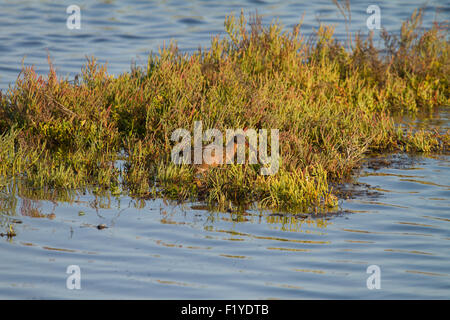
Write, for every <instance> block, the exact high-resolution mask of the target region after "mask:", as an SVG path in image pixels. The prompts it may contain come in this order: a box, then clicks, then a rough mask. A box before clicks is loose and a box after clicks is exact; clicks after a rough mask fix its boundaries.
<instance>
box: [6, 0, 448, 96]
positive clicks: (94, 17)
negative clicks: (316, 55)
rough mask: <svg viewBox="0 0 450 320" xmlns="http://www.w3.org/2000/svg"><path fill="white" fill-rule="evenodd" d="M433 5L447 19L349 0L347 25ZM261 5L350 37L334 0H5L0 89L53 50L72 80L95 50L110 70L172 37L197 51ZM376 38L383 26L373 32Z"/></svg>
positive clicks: (405, 1) (396, 20)
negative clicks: (77, 15)
mask: <svg viewBox="0 0 450 320" xmlns="http://www.w3.org/2000/svg"><path fill="white" fill-rule="evenodd" d="M425 2H427V3H428V7H427V9H426V14H425V17H424V25H425V26H430V25H431V23H432V21H433V19H434V18H435V16H436V15H437V17H438V18H439V19H440V20H445V19H449V17H450V2H448V1H442V0H440V1H436V0H429V1H423V0H420V1H419V0H396V1H394V0H377V1H373V0H370V1H369V0H367V1H351V23H350V26H349V30H350V31H351V32H353V33H355V32H358V31H361V32H362V33H363V34H367V32H368V29H367V26H366V20H367V18H368V17H369V16H370V15H369V14H367V13H366V10H367V7H368V6H369V5H373V4H376V5H378V6H379V7H380V9H381V26H382V27H384V28H386V29H387V30H388V31H398V30H399V28H400V25H401V22H402V21H403V20H405V19H406V18H408V17H409V16H410V15H411V13H412V12H413V10H414V8H417V7H420V6H421V5H423V4H424V3H425ZM72 4H78V5H79V6H80V9H81V29H79V30H69V29H68V28H67V26H66V20H67V18H68V17H69V15H68V14H67V13H66V8H67V7H68V6H69V5H72ZM241 9H243V10H244V11H245V13H246V14H250V13H254V12H255V11H257V12H258V13H259V14H261V15H263V16H264V19H263V22H264V23H266V24H267V23H270V22H271V21H272V20H273V19H276V18H278V19H279V20H280V22H281V23H283V25H284V26H285V27H286V28H289V29H291V28H292V26H293V25H295V24H297V23H299V21H300V20H301V18H302V16H303V15H304V20H303V21H304V23H303V27H302V30H303V32H304V33H305V34H310V33H311V31H312V30H313V28H317V26H318V23H319V22H323V23H327V24H334V25H335V26H336V33H335V35H336V36H337V37H338V38H339V39H341V40H345V39H346V31H345V25H344V23H343V18H342V15H341V14H340V13H339V11H338V10H337V8H336V6H335V5H334V4H333V3H332V1H331V0H316V1H305V0H300V1H298V0H297V1H294V0H251V1H250V0H247V1H234V0H233V1H217V0H213V1H208V0H203V1H200V0H196V1H180V0H175V1H170V0H164V1H149V0H145V1H143V0H141V1H139V0H131V1H114V0H103V1H98V0H97V1H73V0H64V1H45V0H40V1H37V0H28V1H23V0H0V53H1V54H0V89H7V88H8V86H9V84H10V83H13V82H14V81H15V79H16V78H17V75H18V74H19V72H20V70H21V66H22V62H23V63H24V64H25V65H35V67H36V70H37V71H38V72H39V73H42V74H46V73H47V72H48V63H47V54H49V55H50V57H51V59H52V62H53V63H54V65H55V66H56V67H57V71H58V72H59V74H60V75H62V76H69V77H70V78H73V77H74V76H75V74H76V73H78V72H80V70H81V67H82V65H83V64H84V63H85V61H86V56H91V55H94V56H95V57H97V58H98V59H99V61H100V62H102V63H104V62H107V63H108V66H109V68H108V70H109V71H110V72H111V73H112V74H118V73H121V72H124V71H129V69H130V65H131V64H132V63H136V64H137V65H143V64H145V63H146V62H147V57H148V54H149V53H150V52H151V51H153V52H158V48H159V47H161V46H162V45H163V43H164V41H166V43H167V42H168V41H170V39H173V40H176V41H178V45H179V47H180V49H181V50H182V51H186V52H192V51H195V50H197V48H198V47H199V46H204V47H205V46H206V47H207V46H208V45H209V42H210V40H211V36H213V35H217V34H223V33H224V28H223V22H224V19H225V16H226V15H229V14H231V13H234V14H239V13H240V11H241ZM374 35H375V39H379V31H377V30H375V34H374Z"/></svg>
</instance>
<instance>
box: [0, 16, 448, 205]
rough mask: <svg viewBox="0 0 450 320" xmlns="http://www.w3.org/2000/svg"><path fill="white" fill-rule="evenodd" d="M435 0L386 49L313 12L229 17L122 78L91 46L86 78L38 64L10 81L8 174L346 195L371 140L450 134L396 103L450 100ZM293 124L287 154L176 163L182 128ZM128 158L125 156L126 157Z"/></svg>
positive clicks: (111, 184)
mask: <svg viewBox="0 0 450 320" xmlns="http://www.w3.org/2000/svg"><path fill="white" fill-rule="evenodd" d="M421 15H422V12H421V11H416V12H415V13H414V14H413V15H412V17H411V19H410V20H408V21H406V22H405V23H404V24H403V27H402V29H401V33H400V36H399V37H395V36H392V35H389V34H387V33H383V38H384V39H385V47H386V49H387V52H386V54H380V52H379V50H378V49H376V48H375V47H374V46H373V43H372V38H371V36H370V35H369V36H368V37H366V38H364V37H362V36H360V35H358V36H357V37H356V38H355V41H354V45H353V47H352V48H351V50H346V49H345V47H344V45H343V44H341V43H339V42H338V41H336V40H335V38H334V36H333V28H331V27H327V26H323V25H321V26H320V28H319V29H318V31H317V34H316V36H315V38H314V39H313V41H305V39H304V36H303V35H302V33H301V28H300V25H298V26H296V27H294V29H293V30H292V31H290V32H287V31H284V30H283V28H282V27H281V25H280V24H278V23H274V24H272V25H270V26H267V27H263V26H262V24H261V23H260V19H259V17H253V18H252V19H253V20H252V21H251V23H250V25H251V27H250V29H248V28H247V21H246V19H245V17H244V15H243V14H242V15H241V16H240V17H239V18H235V17H233V16H231V17H228V18H227V19H226V21H225V29H226V31H227V33H228V37H227V38H224V39H221V38H219V37H215V38H213V39H212V42H211V46H210V48H209V49H201V50H199V51H198V52H196V53H194V54H192V55H187V54H181V53H180V52H178V49H177V47H176V46H175V45H174V44H170V45H169V46H168V47H164V48H162V49H161V50H160V52H159V54H158V55H151V56H150V57H149V60H148V63H147V66H146V67H145V68H134V69H133V70H131V72H129V73H124V74H122V75H119V76H117V77H112V76H110V75H108V73H107V71H106V68H105V67H104V66H101V65H99V64H97V63H96V62H95V59H89V60H88V62H87V64H86V66H85V67H84V69H83V70H82V77H81V81H80V82H79V83H74V82H70V81H68V80H67V79H59V78H57V76H56V73H55V71H54V69H53V67H52V66H51V64H50V72H49V75H48V77H47V78H44V77H42V76H38V75H37V74H36V73H35V72H34V70H33V68H25V69H24V70H23V72H22V75H21V77H20V78H19V79H18V80H17V82H16V83H15V85H14V86H13V87H12V88H11V89H10V90H8V91H7V92H6V94H0V134H1V137H0V145H1V149H0V187H2V186H6V185H7V184H8V181H9V179H11V178H13V177H16V178H20V179H21V181H24V182H26V183H27V184H28V185H30V186H33V187H34V188H38V189H39V188H50V189H55V190H56V189H65V190H70V189H74V188H85V187H89V186H95V187H96V188H98V189H102V190H105V189H110V190H111V191H112V193H113V194H119V193H120V192H122V191H124V192H128V193H130V194H131V195H134V196H149V195H158V194H161V195H164V196H168V197H171V198H176V199H188V198H190V199H199V200H204V201H206V202H208V203H210V204H215V205H218V206H219V207H221V208H223V209H225V208H227V207H228V206H229V203H230V202H234V203H239V204H245V205H251V204H254V203H258V204H259V205H260V206H262V207H264V208H273V209H276V210H287V211H295V212H297V211H313V210H316V209H326V208H329V207H333V206H334V205H335V204H336V199H335V197H334V196H333V194H332V192H331V190H330V188H329V187H328V183H329V182H330V181H332V180H336V181H339V180H341V179H343V178H345V177H348V176H349V175H350V174H351V171H352V169H354V168H355V167H357V166H358V165H359V163H360V160H361V159H362V158H363V157H364V155H365V154H366V153H368V152H371V153H373V152H383V151H387V150H391V151H392V150H399V151H414V152H437V151H443V150H446V148H448V145H449V133H448V132H447V133H439V132H431V131H426V130H425V131H424V130H420V131H414V130H407V131H403V130H402V129H399V128H398V127H397V125H396V123H395V122H394V120H393V117H392V115H393V114H402V113H416V112H418V111H424V110H433V109H434V108H436V107H438V106H441V105H448V104H449V90H448V84H449V75H450V72H449V71H450V70H449V57H448V49H449V42H448V41H447V38H448V33H447V30H446V29H445V28H443V27H441V26H440V25H439V24H436V25H434V26H433V27H432V28H430V29H429V30H425V31H420V30H421V29H420V22H421ZM196 120H201V121H202V122H203V128H204V129H207V128H216V129H218V130H220V131H222V132H225V130H226V129H233V128H234V129H236V128H245V127H247V128H254V129H260V128H265V129H272V128H273V129H279V131H280V155H281V159H282V165H281V168H280V170H279V172H278V173H277V174H276V175H274V176H269V177H263V176H260V175H259V174H258V166H257V165H256V166H255V165H247V164H245V165H227V166H220V167H217V168H212V169H211V170H209V171H207V172H204V173H202V174H198V173H197V172H196V168H195V167H194V166H187V165H183V166H175V165H174V164H172V163H171V162H170V152H171V150H172V148H173V146H174V143H173V142H171V141H170V136H171V133H172V132H173V131H174V130H175V129H178V128H185V129H187V130H190V131H191V132H193V125H194V121H196ZM119 160H120V161H122V162H123V166H119V163H120V161H119Z"/></svg>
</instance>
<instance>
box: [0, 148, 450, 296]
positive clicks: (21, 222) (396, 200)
mask: <svg viewBox="0 0 450 320" xmlns="http://www.w3.org/2000/svg"><path fill="white" fill-rule="evenodd" d="M383 158H384V159H387V161H389V163H390V165H389V166H387V167H383V168H379V167H377V168H376V169H374V168H372V169H371V168H370V165H368V166H366V168H365V169H364V170H363V171H362V172H361V174H360V176H359V178H358V181H359V183H360V184H361V185H362V186H364V188H366V189H367V190H368V191H370V190H376V191H377V193H376V194H370V193H367V194H365V195H361V194H358V196H357V197H353V198H349V199H345V200H344V199H342V200H340V210H339V212H336V213H334V214H328V215H326V216H324V215H317V216H314V215H313V216H308V215H279V214H273V213H270V212H259V211H254V210H247V211H246V212H243V213H220V212H210V211H208V210H207V208H205V207H204V206H202V204H200V203H193V204H190V203H185V204H172V203H168V202H166V201H165V200H163V199H156V200H136V199H131V198H127V197H122V198H114V197H110V196H107V195H106V196H94V195H92V194H90V193H89V192H85V193H84V194H83V193H82V192H80V193H73V192H69V193H58V194H56V193H53V192H47V193H45V192H44V191H42V190H40V191H32V190H27V188H24V187H23V186H20V184H16V185H15V186H14V188H13V186H11V187H10V189H9V191H8V192H6V193H5V192H3V193H1V194H0V227H1V231H2V232H4V231H5V230H6V228H7V227H8V226H9V225H13V226H14V229H15V231H16V233H17V235H16V236H15V237H12V238H9V239H7V238H6V237H3V239H1V238H0V250H1V252H2V259H1V262H0V265H1V267H2V272H1V273H0V297H1V298H121V297H125V298H137V299H139V298H158V299H159V298H167V299H172V298H180V299H209V298H219V299H220V298H230V297H233V298H244V299H245V298H264V299H266V298H375V299H377V298H383V299H384V298H438V299H439V298H446V297H448V294H449V293H450V272H449V270H450V259H449V258H450V250H449V249H450V216H449V215H448V213H449V210H448V208H449V207H450V197H449V196H450V186H449V185H448V177H449V171H450V157H449V156H445V155H443V156H434V157H410V156H398V155H392V156H384V157H383ZM405 176H408V178H407V179H405ZM411 190H413V192H411ZM100 224H105V225H106V226H107V228H105V229H102V230H99V229H98V228H97V226H99V225H100ZM74 264H75V265H78V266H80V269H81V273H82V290H79V291H76V290H73V291H72V290H67V289H66V285H65V283H66V277H67V274H66V273H65V272H66V268H67V266H69V265H74ZM373 264H375V265H378V266H379V267H380V268H381V281H382V282H381V289H380V290H369V289H367V287H366V280H367V277H368V276H369V275H368V274H367V273H366V269H367V267H368V266H369V265H373ZM124 292H126V294H124Z"/></svg>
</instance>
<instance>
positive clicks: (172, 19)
mask: <svg viewBox="0 0 450 320" xmlns="http://www.w3.org/2000/svg"><path fill="white" fill-rule="evenodd" d="M376 3H377V4H378V5H379V6H380V7H381V10H382V25H383V26H384V27H386V28H387V29H388V30H396V29H398V27H399V25H400V21H401V20H402V19H404V18H406V17H407V16H408V15H409V14H410V12H411V11H412V10H413V8H414V7H417V6H419V5H421V4H422V2H421V1H377V2H376ZM69 4H72V1H65V2H58V3H56V2H52V1H0V8H1V10H0V52H1V55H0V88H3V89H6V88H7V87H8V84H10V83H12V82H13V81H14V80H15V78H16V77H17V75H18V73H19V71H20V67H21V62H22V59H24V63H25V64H26V65H30V64H34V65H35V66H36V69H37V71H38V72H40V73H46V72H47V70H48V66H47V62H46V56H47V49H48V52H49V53H50V56H51V58H52V59H53V62H54V64H55V65H56V67H57V69H58V71H59V73H60V74H62V75H67V76H73V75H74V74H76V73H77V72H79V70H80V68H81V66H82V64H83V63H84V61H85V60H84V59H85V58H84V57H85V55H92V54H93V55H95V56H97V57H98V58H99V60H100V61H103V62H104V61H108V65H109V70H110V72H111V73H119V72H123V71H127V70H129V67H130V63H131V61H132V60H133V59H134V60H135V61H136V63H137V64H143V63H145V61H146V56H147V54H148V53H149V52H150V51H152V50H153V51H156V50H157V48H158V47H159V46H160V45H162V43H163V41H164V40H168V39H170V38H172V39H176V40H178V43H179V46H180V48H181V49H182V50H185V51H188V52H192V51H193V50H195V49H196V48H197V47H198V45H202V46H207V45H208V42H209V40H210V37H211V35H214V34H217V33H221V32H222V30H223V20H224V16H225V15H226V14H228V13H230V12H232V11H233V12H236V13H238V12H239V11H240V8H244V9H245V10H246V12H253V11H254V10H255V9H257V10H258V12H259V13H261V14H264V16H265V21H266V22H270V20H271V19H272V18H274V17H278V18H280V20H281V21H282V22H283V23H284V24H285V25H286V26H288V27H289V26H292V25H293V24H294V23H296V22H298V20H300V18H301V16H302V14H303V12H305V20H304V21H305V23H304V30H305V31H310V30H311V29H312V28H313V27H315V26H317V20H320V21H324V22H331V23H335V24H338V28H337V34H338V36H339V37H340V38H341V39H344V38H345V29H344V27H343V25H342V20H341V18H340V16H339V15H338V13H337V10H336V9H335V7H334V5H332V4H330V3H329V1H318V2H315V3H314V4H313V5H312V4H311V2H309V1H273V0H272V1H261V0H258V1H255V0H254V1H245V2H241V3H239V2H235V1H232V2H227V3H223V2H219V1H192V2H189V3H186V2H184V1H154V2H151V1H128V2H127V3H126V4H124V3H123V2H121V1H85V2H80V6H81V10H82V25H81V30H72V31H71V30H68V29H67V28H66V26H65V20H66V17H67V14H66V13H65V8H66V7H67V6H68V5H69ZM369 4H374V2H373V1H370V2H366V1H361V2H359V3H358V4H353V3H352V24H351V30H353V31H356V30H358V29H361V30H362V31H364V32H367V29H365V19H366V18H367V16H368V15H367V14H366V13H365V9H366V8H367V6H368V5H369ZM429 5H430V9H429V10H428V11H427V15H426V17H425V23H426V24H429V23H430V21H431V19H432V18H433V16H434V12H435V9H436V8H437V7H440V10H441V13H440V17H441V18H448V14H449V5H448V3H447V4H446V5H445V3H444V2H441V4H439V3H438V2H432V1H430V2H429ZM419 123H420V124H422V125H423V124H426V125H436V126H437V125H440V126H441V125H443V124H444V125H447V127H448V123H449V112H448V109H447V110H446V111H445V110H444V112H441V113H439V114H435V115H434V117H433V119H429V120H421V121H420V122H419ZM385 158H386V159H385V160H387V161H389V162H390V163H391V165H390V166H389V167H385V168H381V169H374V168H372V167H371V166H370V165H369V166H367V167H366V168H365V169H363V170H362V171H361V172H360V175H359V177H358V182H359V183H360V185H359V186H356V192H354V197H353V198H351V197H350V198H349V199H341V200H340V205H339V212H336V213H335V214H331V215H327V216H310V217H307V216H303V215H298V216H280V215H274V214H271V213H269V212H257V211H247V212H246V213H244V214H230V213H215V212H209V211H207V210H205V209H204V208H203V207H202V204H200V203H186V204H184V205H174V204H171V203H167V202H165V201H163V200H162V199H158V200H155V201H153V200H149V201H136V200H133V199H130V198H127V197H121V198H120V199H115V198H96V197H95V196H93V195H89V194H86V195H75V196H72V198H71V199H67V201H62V199H61V198H57V197H52V196H51V195H48V194H44V193H42V194H41V195H39V196H36V195H31V194H32V193H31V192H30V190H23V189H20V191H19V192H18V193H14V192H10V193H4V194H2V193H0V232H6V226H7V225H8V224H10V223H12V224H14V226H15V227H14V228H15V230H16V232H17V236H16V237H14V238H13V239H7V238H6V237H3V238H0V298H129V299H134V298H135V299H141V298H158V299H161V298H162V299H177V298H179V299H210V298H218V299H222V298H223V299H230V298H236V299H258V298H263V299H266V298H294V299H295V298H306V299H310V298H369V299H372V298H373V299H378V298H381V299H389V298H437V299H442V298H448V297H449V296H450V214H449V212H450V182H449V181H450V179H449V177H450V157H449V156H448V155H447V156H445V155H444V156H436V157H409V156H399V155H390V156H386V157H385ZM69 200H70V201H69ZM99 224H105V225H107V226H108V228H106V229H103V230H98V229H97V228H96V227H95V226H97V225H99ZM69 265H78V266H79V267H80V269H81V286H82V289H81V290H68V289H67V288H66V279H67V277H68V274H66V269H67V267H68V266H69ZM369 265H377V266H379V267H380V269H381V289H380V290H369V289H367V286H366V280H367V278H368V277H369V274H367V273H366V270H367V267H368V266H369Z"/></svg>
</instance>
